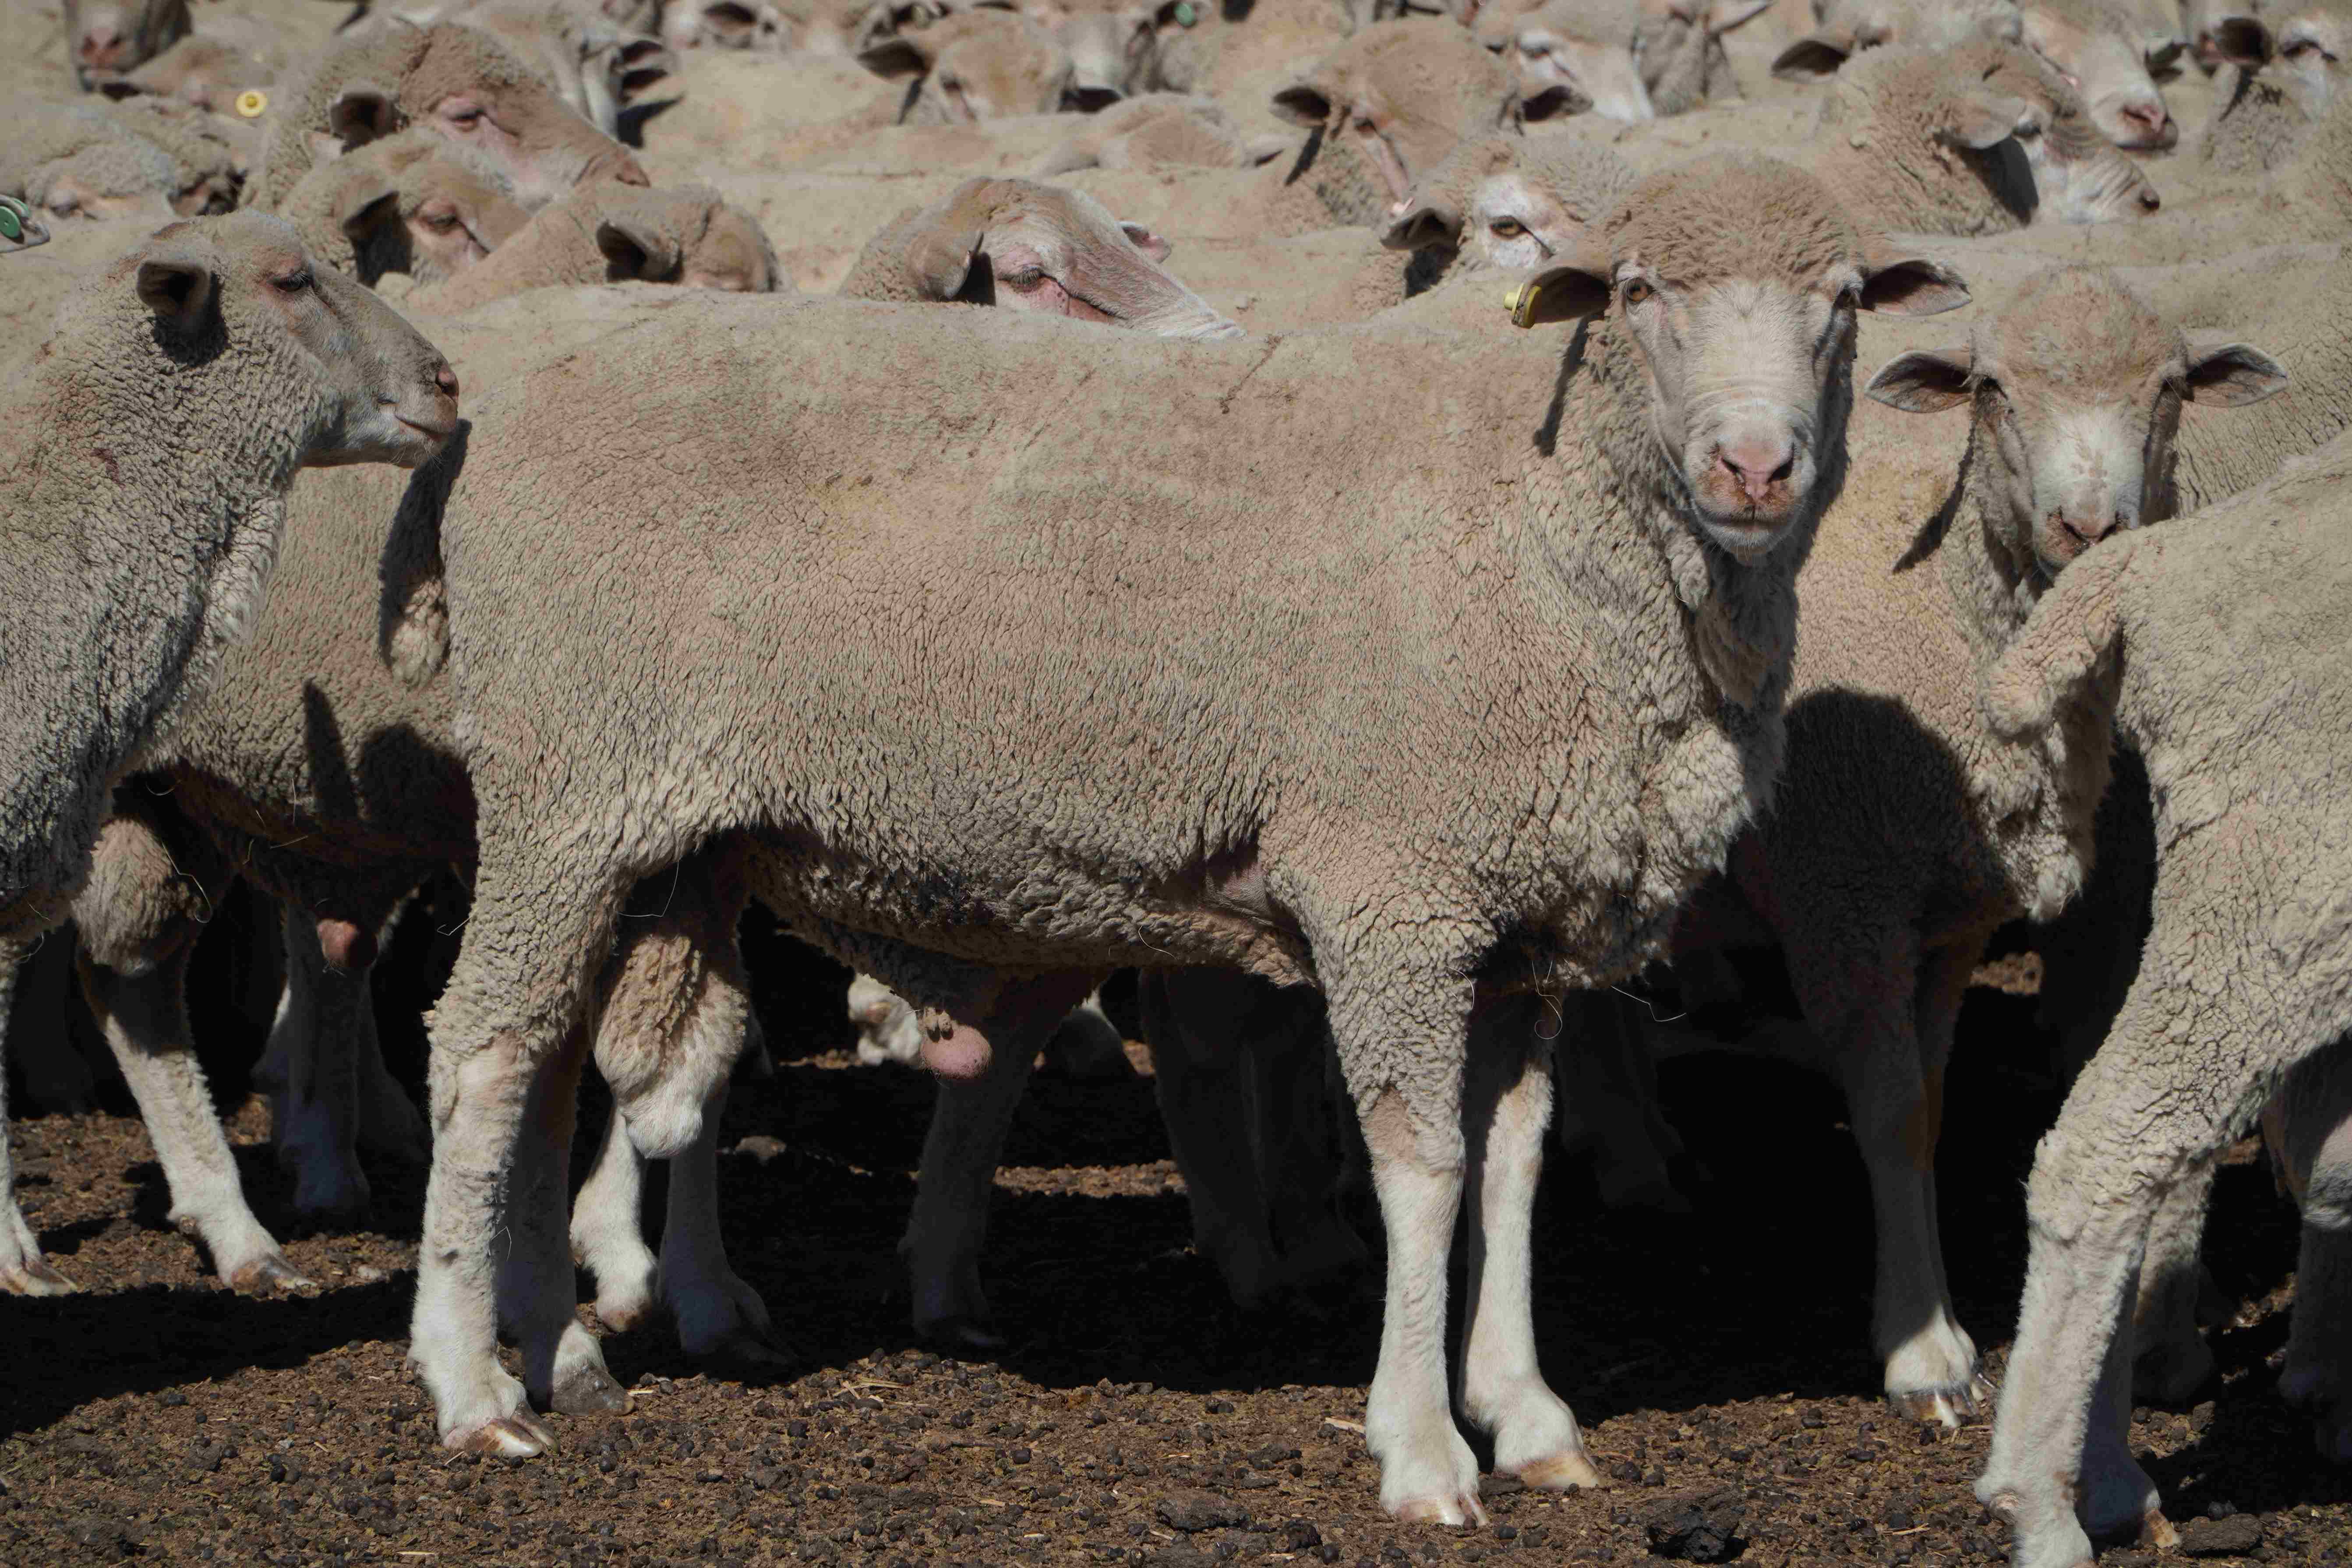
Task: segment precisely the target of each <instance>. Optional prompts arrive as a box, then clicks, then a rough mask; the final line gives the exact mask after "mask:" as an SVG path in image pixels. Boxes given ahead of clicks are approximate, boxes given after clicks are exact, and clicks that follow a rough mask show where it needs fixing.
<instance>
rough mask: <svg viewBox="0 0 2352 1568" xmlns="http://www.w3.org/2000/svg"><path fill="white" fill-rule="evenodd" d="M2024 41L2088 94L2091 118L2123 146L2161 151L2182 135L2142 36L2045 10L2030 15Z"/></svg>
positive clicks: (2084, 96)
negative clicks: (2076, 23)
mask: <svg viewBox="0 0 2352 1568" xmlns="http://www.w3.org/2000/svg"><path fill="white" fill-rule="evenodd" d="M2025 41H2026V42H2027V44H2028V45H2030V46H2031V47H2032V49H2033V52H2034V53H2036V54H2038V55H2040V56H2041V57H2042V58H2043V59H2044V60H2046V61H2048V62H2049V64H2050V67H2051V68H2052V69H2053V70H2055V71H2057V72H2058V73H2059V74H2060V75H2061V76H2063V77H2064V78H2065V79H2066V82H2067V85H2069V86H2071V87H2073V88H2074V89H2076V90H2077V91H2078V92H2080V93H2081V94H2082V95H2083V100H2084V105H2085V108H2086V109H2087V110H2088V112H2089V114H2090V117H2091V123H2092V124H2094V125H2095V126H2097V127H2098V129H2099V133H2100V134H2101V135H2103V136H2105V138H2106V139H2107V140H2108V141H2110V142H2114V143H2115V144H2116V146H2118V147H2123V148H2127V149H2129V150H2131V151H2133V152H2141V153H2158V152H2163V151H2165V150H2166V149H2168V148H2170V147H2172V146H2173V145H2175V144H2176V143H2178V142H2179V140H2180V127H2179V125H2178V124H2176V123H2174V121H2173V119H2172V114H2171V111H2170V110H2168V109H2167V108H2166V107H2165V102H2164V95H2163V93H2161V92H2159V91H2158V89H2157V85H2156V79H2155V78H2154V77H2152V76H2150V75H2149V74H2148V69H2147V55H2146V52H2145V47H2144V45H2143V43H2142V41H2141V40H2139V39H2137V38H2133V37H2126V36H2125V34H2124V33H2123V32H2121V31H2119V30H2116V29H2114V28H2101V29H2097V30H2092V29H2086V28H2083V27H2079V26H2072V25H2070V24H2069V23H2067V22H2064V21H2063V20H2061V19H2060V18H2058V17H2055V16H2052V15H2050V14H2049V13H2048V12H2044V11H2031V12H2028V13H2027V14H2026V18H2025Z"/></svg>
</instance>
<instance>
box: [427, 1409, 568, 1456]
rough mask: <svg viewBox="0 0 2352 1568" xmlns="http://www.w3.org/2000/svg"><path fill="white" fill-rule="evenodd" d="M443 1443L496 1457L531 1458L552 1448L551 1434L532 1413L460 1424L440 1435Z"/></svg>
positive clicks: (471, 1452) (552, 1439) (552, 1437)
mask: <svg viewBox="0 0 2352 1568" xmlns="http://www.w3.org/2000/svg"><path fill="white" fill-rule="evenodd" d="M441 1442H442V1446H443V1447H449V1448H455V1449H457V1451H458V1452H460V1453H467V1454H488V1455H489V1456H490V1457H491V1458H499V1459H535V1458H538V1457H539V1456H540V1455H541V1454H551V1453H553V1452H555V1434H554V1433H553V1432H552V1431H551V1430H549V1429H548V1428H547V1427H546V1426H543V1425H541V1423H540V1422H539V1421H537V1420H536V1419H534V1418H533V1417H531V1416H530V1415H523V1414H520V1413H518V1414H516V1415H501V1416H499V1418H498V1419H497V1420H495V1421H485V1422H483V1423H482V1424H481V1425H480V1426H466V1427H460V1428H459V1429H458V1430H457V1431H455V1432H452V1433H450V1434H449V1435H448V1436H446V1437H444V1438H442V1439H441Z"/></svg>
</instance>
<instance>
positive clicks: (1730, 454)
mask: <svg viewBox="0 0 2352 1568" xmlns="http://www.w3.org/2000/svg"><path fill="white" fill-rule="evenodd" d="M1715 461H1716V466H1717V468H1721V469H1722V470H1723V471H1724V472H1725V473H1726V474H1727V475H1729V476H1730V478H1731V482H1732V483H1733V484H1735V485H1737V486H1738V488H1739V493H1740V494H1741V495H1744V496H1746V497H1747V498H1748V501H1749V502H1750V503H1751V504H1753V505H1756V506H1761V505H1763V504H1764V502H1765V501H1766V500H1769V498H1770V496H1771V493H1772V487H1773V486H1774V485H1776V484H1778V483H1780V481H1781V480H1783V479H1787V478H1788V477H1789V476H1790V473H1791V472H1793V471H1794V470H1795V468H1796V466H1797V449H1796V445H1795V443H1793V442H1791V441H1790V440H1788V439H1787V438H1785V437H1783V438H1782V439H1780V440H1779V441H1765V440H1762V439H1759V438H1753V437H1751V438H1749V439H1747V440H1743V441H1736V442H1734V443H1732V444H1731V445H1729V446H1727V447H1717V448H1716V449H1715Z"/></svg>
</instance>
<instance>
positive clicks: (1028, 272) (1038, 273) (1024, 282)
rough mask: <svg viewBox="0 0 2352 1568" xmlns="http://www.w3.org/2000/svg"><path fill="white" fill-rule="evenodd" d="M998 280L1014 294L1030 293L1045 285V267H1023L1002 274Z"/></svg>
mask: <svg viewBox="0 0 2352 1568" xmlns="http://www.w3.org/2000/svg"><path fill="white" fill-rule="evenodd" d="M998 281H999V282H1001V283H1003V285H1004V286H1005V287H1006V288H1008V289H1012V290H1013V292H1014V293H1016V294H1031V293H1034V292H1035V291H1036V290H1037V289H1041V288H1043V287H1044V286H1045V268H1042V267H1024V268H1022V269H1021V270H1020V271H1018V272H1007V273H1005V274H1003V276H1002V277H1001V278H1000V279H998Z"/></svg>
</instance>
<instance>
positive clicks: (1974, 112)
mask: <svg viewBox="0 0 2352 1568" xmlns="http://www.w3.org/2000/svg"><path fill="white" fill-rule="evenodd" d="M2024 115H2025V100H2023V99H2021V98H2004V97H2001V96H2000V94H1998V93H1990V92H1969V93H1963V94H1962V95H1960V97H1958V99H1956V100H1953V103H1952V115H1951V119H1950V121H1949V122H1948V124H1947V125H1946V127H1945V132H1944V133H1945V135H1946V136H1947V137H1948V138H1949V139H1950V140H1951V141H1952V142H1954V143H1955V144H1956V145H1958V146H1962V147H1973V148H1975V149H1976V150H1977V151H1979V152H1982V151H1984V150H1985V149H1986V148H1988V147H1998V146H2000V144H2001V143H2002V142H2006V141H2008V140H2009V139H2010V138H2011V137H2012V136H2014V135H2016V134H2017V122H2018V121H2020V120H2021V119H2022V118H2024Z"/></svg>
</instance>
